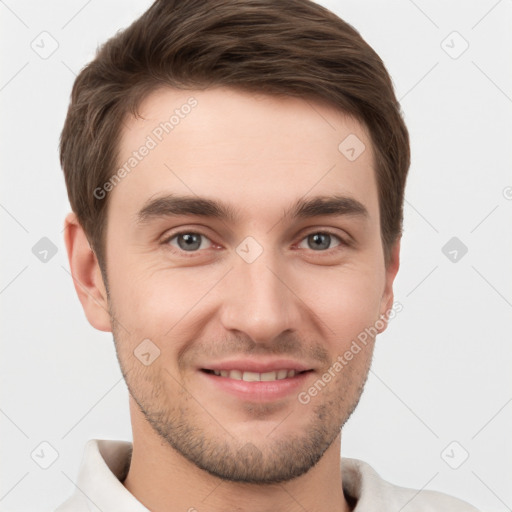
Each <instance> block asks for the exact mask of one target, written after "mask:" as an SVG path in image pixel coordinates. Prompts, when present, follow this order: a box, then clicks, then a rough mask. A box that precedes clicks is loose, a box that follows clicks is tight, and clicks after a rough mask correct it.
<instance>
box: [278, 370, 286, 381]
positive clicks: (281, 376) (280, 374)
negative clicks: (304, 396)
mask: <svg viewBox="0 0 512 512" xmlns="http://www.w3.org/2000/svg"><path fill="white" fill-rule="evenodd" d="M287 376H288V370H279V371H278V372H277V378H278V379H286V377H287Z"/></svg>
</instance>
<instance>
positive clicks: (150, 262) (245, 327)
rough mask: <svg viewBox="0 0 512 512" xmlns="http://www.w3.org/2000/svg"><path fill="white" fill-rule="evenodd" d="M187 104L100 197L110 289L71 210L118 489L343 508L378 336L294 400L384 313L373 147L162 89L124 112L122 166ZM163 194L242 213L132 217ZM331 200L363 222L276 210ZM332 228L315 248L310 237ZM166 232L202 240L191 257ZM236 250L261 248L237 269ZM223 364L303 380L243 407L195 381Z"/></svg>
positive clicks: (302, 107)
mask: <svg viewBox="0 0 512 512" xmlns="http://www.w3.org/2000/svg"><path fill="white" fill-rule="evenodd" d="M190 97H193V98H195V100H196V101H197V105H196V106H195V107H194V108H193V109H191V111H190V113H189V114H187V115H186V116H183V118H180V121H179V124H178V125H177V126H175V127H174V129H173V130H172V132H170V133H168V134H164V136H163V137H162V140H161V141H158V144H157V145H156V147H154V148H152V149H151V151H149V153H148V154H147V156H145V157H144V158H143V159H142V160H141V161H140V162H138V163H137V166H136V168H134V169H133V170H132V171H131V172H130V173H129V174H127V175H126V177H124V178H123V179H122V180H121V181H120V182H119V183H118V184H117V185H116V186H115V187H114V188H113V190H111V191H109V192H108V193H109V198H108V199H109V205H108V219H107V232H106V240H107V243H106V255H107V268H106V273H107V276H108V293H107V287H106V286H105V283H104V282H103V280H102V275H101V272H100V269H99V267H98V264H97V260H96V258H95V256H94V253H93V252H92V251H91V249H90V247H89V244H88V242H87V239H86V237H85V234H84V232H83V230H82V229H81V227H80V225H79V224H78V222H77V220H76V217H75V215H74V214H72V213H71V214H69V215H68V217H67V218H66V228H67V229H66V234H65V239H66V245H67V249H68V254H69V261H70V266H71V270H72V274H73V277H74V282H75V287H76V290H77V293H78V296H79V298H80V301H81V303H82V306H83V308H84V311H85V314H86V316H87V318H88V320H89V322H90V323H91V325H92V326H94V327H95V328H97V329H99V330H103V331H112V332H113V335H114V340H115V345H116V350H117V355H118V359H119V362H120V365H121V369H122V371H123V375H124V376H125V379H126V382H127V385H128V389H129V391H130V412H131V419H132V429H133V443H134V444H133V446H134V448H133V456H132V462H131V467H130V470H129V473H128V476H127V478H126V480H125V481H124V485H125V487H126V488H127V489H128V490H129V491H130V492H131V493H132V494H134V496H135V497H137V499H139V500H140V501H141V502H142V503H143V504H144V505H145V506H146V507H148V508H149V509H151V510H153V511H164V510H189V509H191V508H195V509H196V510H198V511H201V510H208V511H212V512H215V511H217V510H219V511H221V510H243V511H249V510H250V511H267V510H283V511H292V510H304V509H307V510H309V511H320V510H329V511H347V510H350V500H349V501H347V500H346V499H345V497H344V495H343V491H342V486H341V485H340V484H341V472H340V449H341V433H340V432H341V427H342V426H343V425H344V423H345V422H346V420H347V419H348V418H349V416H350V415H351V413H352V412H353V410H354V408H355V407H356V405H357V403H358V401H359V398H360V396H361V393H362V391H363V387H364V383H365V381H366V378H367V376H368V371H369V368H370V364H371V358H372V353H373V346H374V338H370V339H369V341H368V343H367V344H366V345H365V346H364V347H363V349H362V350H361V351H360V352H359V353H357V354H356V355H354V357H353V358H352V359H351V360H350V361H349V362H347V364H346V365H345V366H344V367H343V369H342V370H341V371H339V372H336V373H335V375H336V376H335V377H334V378H332V379H331V380H330V382H329V383H328V384H327V385H326V386H325V387H323V388H322V390H321V391H319V392H318V394H316V396H314V397H311V400H310V401H309V403H307V404H304V403H301V402H300V401H299V400H298V398H297V395H298V393H299V392H301V391H307V390H308V389H309V388H310V387H311V386H312V385H313V384H314V383H315V381H317V380H318V379H319V378H321V376H322V375H323V374H324V373H325V372H326V371H328V369H329V368H330V367H332V364H333V362H334V361H335V360H336V358H337V357H338V356H340V355H343V354H344V353H345V352H346V351H347V350H348V349H349V348H350V346H351V343H352V341H353V340H355V339H356V338H357V336H358V335H359V334H360V333H361V332H363V331H364V330H365V328H368V327H370V326H373V325H375V323H376V321H377V320H379V319H380V318H381V315H384V317H385V316H386V312H389V310H390V309H391V307H392V304H393V289H392V285H393V281H394V278H395V276H396V273H397V271H398V266H399V248H400V245H399V241H398V242H397V243H396V245H395V246H394V248H393V252H392V258H391V261H390V264H389V265H388V267H387V268H386V267H385V266H384V255H383V250H382V242H381V237H380V220H379V208H378V195H377V183H376V177H375V170H374V160H373V153H372V145H371V141H370V139H369V136H368V134H367V132H366V130H365V128H364V127H363V126H362V125H361V124H360V123H359V122H357V121H356V120H354V119H351V118H349V117H347V116H345V115H344V114H343V113H341V112H339V111H338V110H336V109H334V108H332V107H331V106H329V105H326V104H321V103H319V102H312V101H309V100H304V99H296V98H282V97H273V96H266V95H255V94H250V93H247V92H240V91H235V90H233V89H226V88H217V89H208V90H204V91H176V90H172V89H169V88H164V89H160V90H157V91H155V92H154V93H152V94H151V95H150V96H148V98H146V100H145V101H144V102H143V104H142V105H141V107H140V114H141V117H140V118H137V119H135V118H129V119H127V120H126V122H125V125H124V128H123V132H122V139H121V144H120V154H119V162H118V163H119V165H120V166H121V165H123V163H124V162H126V161H127V160H128V158H129V157H130V156H131V155H132V152H133V151H135V150H137V149H138V148H140V146H141V145H143V144H144V143H145V141H146V140H147V136H148V135H150V134H152V133H153V130H154V129H155V127H157V126H158V125H159V123H161V122H163V121H166V120H168V119H169V116H170V114H171V113H172V112H173V111H174V110H175V109H176V108H180V106H182V105H183V104H185V103H186V102H187V100H188V99H189V98H190ZM350 134H355V135H357V137H358V138H359V139H360V140H361V141H362V142H363V143H364V145H365V147H366V150H365V151H363V153H362V154H361V155H360V156H359V157H358V158H357V159H356V160H354V161H350V160H349V159H347V158H346V157H345V156H344V155H343V154H342V153H341V152H340V151H339V149H338V146H339V144H340V142H342V141H343V140H344V139H345V138H346V137H347V136H348V135H350ZM168 193H173V194H183V195H192V196H200V197H206V198H209V199H217V200H221V201H223V202H225V203H227V204H229V205H231V206H232V207H233V209H234V210H235V211H236V213H237V214H238V216H239V218H238V219H236V220H235V221H233V222H232V221H231V220H221V219H215V218H209V217H205V216H199V215H186V216H176V217H160V218H156V219H151V220H150V221H148V222H146V223H142V224H141V223H137V213H138V212H139V210H140V209H141V208H142V207H143V206H144V204H145V203H146V201H148V200H149V199H154V198H155V197H157V196H159V195H162V194H168ZM333 194H338V195H345V196H350V197H352V198H354V199H356V200H358V201H359V202H360V203H362V204H363V205H364V206H365V208H366V209H367V211H368V216H367V217H362V216H356V215H340V216H335V215H322V216H317V217H313V218H305V219H300V218H299V219H297V218H295V219H294V218H292V217H290V216H288V217H287V216H284V215H283V213H284V211H285V210H286V209H287V208H289V207H290V206H291V205H293V204H294V203H295V201H297V200H298V199H300V198H306V199H308V198H311V197H313V196H317V195H318V196H332V195H333ZM326 231H327V232H329V233H331V237H330V238H329V237H327V239H323V240H325V241H326V246H323V247H324V248H323V249H322V250H318V249H315V243H314V240H312V236H309V235H315V234H318V233H325V232H326ZM177 233H200V234H202V235H204V236H203V237H199V239H198V240H199V241H201V244H200V245H199V243H198V244H197V245H195V246H194V247H199V248H195V249H194V250H193V251H186V250H184V249H183V247H186V245H185V244H184V243H183V238H182V237H181V238H180V237H175V236H174V238H171V237H172V236H173V235H176V234H177ZM246 237H252V239H254V240H255V241H256V242H257V244H258V245H252V246H250V247H249V246H248V245H244V243H245V242H246ZM337 237H339V239H338V238H337ZM169 239H170V240H169ZM180 240H181V245H180V243H179V241H180ZM340 240H343V243H340ZM251 243H252V242H251ZM240 244H242V245H240ZM240 247H245V248H246V249H247V248H248V249H249V251H252V253H251V254H254V251H255V250H257V247H260V248H261V250H262V252H261V254H260V255H259V256H258V257H257V258H256V259H255V260H254V261H252V262H250V263H249V262H248V261H246V260H245V259H244V258H242V257H241V256H240V254H241V253H240V252H237V248H239V249H240ZM255 247H256V248H255ZM325 247H327V248H325ZM382 325H384V327H381V328H380V329H379V331H380V332H381V331H382V330H384V329H385V326H386V322H385V321H384V322H381V323H380V326H382ZM146 339H149V340H151V343H152V344H154V345H150V347H154V346H156V347H158V350H159V351H160V352H159V357H157V358H156V359H155V360H154V361H153V362H152V363H151V364H149V365H145V364H143V363H141V361H140V360H139V359H138V358H137V357H136V356H135V355H134V351H135V352H136V349H137V347H138V346H139V345H140V343H141V342H142V341H143V340H146ZM146 343H147V342H146ZM150 350H154V349H153V348H152V349H150ZM235 358H244V359H246V360H247V359H250V360H254V361H259V362H268V361H271V360H275V359H277V358H279V359H281V358H286V359H291V360H293V361H297V362H300V363H301V364H303V365H304V366H305V367H307V368H308V369H309V370H311V371H310V372H309V373H308V374H306V375H305V376H304V378H303V379H302V381H301V385H300V387H299V388H298V389H296V390H294V391H293V392H291V393H288V394H286V395H285V396H284V397H279V398H278V399H275V400H266V401H262V400H258V399H254V398H250V399H245V398H243V397H241V396H238V395H234V394H233V393H230V392H226V391H225V390H223V389H221V388H220V387H219V386H217V385H214V384H212V382H213V381H212V379H213V377H212V376H207V375H205V373H204V372H202V371H201V368H209V367H210V366H211V365H212V364H214V363H216V362H219V361H225V360H227V359H235ZM262 491H264V492H262Z"/></svg>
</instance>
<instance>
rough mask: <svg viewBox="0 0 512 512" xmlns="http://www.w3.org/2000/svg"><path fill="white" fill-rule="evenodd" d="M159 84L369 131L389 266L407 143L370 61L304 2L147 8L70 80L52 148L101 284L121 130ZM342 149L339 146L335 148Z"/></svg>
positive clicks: (203, 1)
mask: <svg viewBox="0 0 512 512" xmlns="http://www.w3.org/2000/svg"><path fill="white" fill-rule="evenodd" d="M162 85H165V86H169V87H175V88H180V89H187V88H190V89H193V88H196V89H206V88H208V87H215V86H227V87H233V88H238V89H241V90H246V91H251V92H257V93H265V94H270V95H288V96H295V97H300V98H306V99H311V100H315V99H316V100H319V101H323V102H327V103H329V104H330V105H332V106H333V107H336V108H338V109H339V110H341V111H343V112H345V113H346V114H349V115H351V116H353V117H355V118H356V119H358V120H359V121H360V122H362V123H363V124H364V125H365V126H366V127H367V129H368V130H369V133H370V137H371V140H372V143H373V149H374V154H375V160H376V169H375V171H376V175H377V184H378V188H379V209H380V218H381V226H380V229H381V238H382V245H383V249H384V256H385V262H386V265H387V264H388V262H389V258H390V252H391V248H392V245H393V243H394V242H395V241H396V240H397V239H398V238H399V237H400V236H401V234H402V223H403V200H404V189H405V182H406V177H407V172H408V169H409V164H410V149H409V135H408V132H407V128H406V126H405V123H404V121H403V119H402V115H401V111H400V106H399V104H398V101H397V99H396V97H395V94H394V90H393V85H392V82H391V79H390V77H389V75H388V73H387V71H386V68H385V67H384V64H383V63H382V61H381V59H380V58H379V56H378V55H377V54H376V53H375V51H374V50H373V49H372V48H371V47H370V46H369V45H368V44H367V43H366V42H365V41H364V40H363V39H362V37H361V36H360V34H359V33H358V32H357V31H356V30H355V29H354V28H353V27H352V26H351V25H349V24H348V23H346V22H345V21H343V20H342V19H340V18H339V17H338V16H336V15H335V14H333V13H332V12H330V11H329V10H327V9H326V8H324V7H322V6H320V5H318V4H316V3H314V2H313V1H311V0H186V1H184V0H156V1H155V2H154V4H153V5H152V6H151V7H150V8H149V9H148V10H147V11H146V12H145V13H144V14H143V15H142V16H141V17H140V18H139V19H137V20H136V21H135V22H134V23H132V25H131V26H129V27H128V28H127V29H125V30H123V31H121V32H119V33H118V34H116V35H115V36H114V37H112V38H111V39H109V40H108V41H107V42H106V43H105V44H103V46H101V47H100V48H99V49H98V51H97V54H96V57H95V58H94V60H93V61H92V62H90V63H89V64H88V65H87V66H86V67H85V68H84V69H83V70H82V71H81V72H80V74H79V75H78V77H77V79H76V80H75V83H74V86H73V91H72V95H71V102H70V105H69V110H68V113H67V117H66V121H65V124H64V128H63V131H62V135H61V141H60V159H61V165H62V168H63V170H64V175H65V179H66V187H67V191H68V197H69V201H70V203H71V207H72V209H73V211H74V212H75V213H76V215H77V218H78V221H79V222H80V224H81V226H82V228H83V229H84V231H85V233H86V236H87V238H88V240H89V243H90V245H91V248H92V249H93V250H94V252H95V253H96V257H97V258H98V262H99V264H100V267H101V268H102V271H103V273H104V276H105V275H106V267H105V264H106V259H105V257H106V255H105V239H104V238H105V237H104V233H105V229H104V228H105V226H106V216H107V204H108V197H106V198H105V199H98V198H97V197H96V196H95V194H94V193H93V191H94V190H96V189H97V188H98V187H101V186H102V184H104V183H105V182H107V181H108V180H109V179H110V177H111V176H112V175H113V174H114V172H115V170H116V164H117V157H118V146H119V139H120V134H121V128H122V124H123V121H124V119H125V118H126V116H127V115H129V114H132V115H137V109H138V107H139V105H140V103H141V102H142V100H143V99H144V98H145V97H146V96H147V95H149V94H150V93H151V92H152V91H154V90H155V89H157V88H159V87H161V86H162ZM340 142H341V141H340Z"/></svg>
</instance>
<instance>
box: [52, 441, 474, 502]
mask: <svg viewBox="0 0 512 512" xmlns="http://www.w3.org/2000/svg"><path fill="white" fill-rule="evenodd" d="M131 447H132V443H130V442H127V441H110V440H99V439H91V440H90V441H88V442H87V444H86V445H85V450H84V456H83V459H82V463H81V466H80V471H79V474H78V480H77V482H76V489H75V492H74V494H73V495H72V496H71V497H70V498H69V499H68V500H67V501H65V502H64V503H63V504H62V505H61V506H60V507H58V508H57V509H56V510H55V512H91V511H96V510H101V511H102V512H149V509H147V508H146V507H144V505H142V503H140V502H139V501H138V500H137V499H136V498H135V497H134V496H133V495H132V494H130V493H129V492H128V491H127V490H126V489H125V487H124V486H123V484H122V483H121V482H122V481H123V479H124V478H125V476H126V472H127V470H128V467H129V463H130V457H131ZM341 471H342V480H343V492H344V494H345V496H351V497H353V498H354V499H355V500H356V506H355V508H354V512H399V511H400V512H479V511H478V510H477V509H476V508H475V507H473V506H471V505H470V504H469V503H466V502H465V501H462V500H459V499H457V498H454V497H452V496H449V495H447V494H444V493H441V492H437V491H427V490H415V489H408V488H405V487H398V486H396V485H393V484H390V483H389V482H386V481H385V480H383V479H382V478H381V477H380V476H379V475H378V474H377V472H376V471H375V470H374V469H373V468H372V467H371V466H370V465H369V464H367V463H366V462H363V461H361V460H357V459H350V458H342V460H341ZM95 506H96V507H97V508H95Z"/></svg>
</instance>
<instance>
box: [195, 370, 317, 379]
mask: <svg viewBox="0 0 512 512" xmlns="http://www.w3.org/2000/svg"><path fill="white" fill-rule="evenodd" d="M202 371H203V372H205V373H208V374H210V375H215V376H216V377H221V378H228V379H233V380H243V381H245V382H272V381H276V380H284V379H291V378H293V377H295V376H296V375H301V374H304V373H308V372H310V371H312V370H304V371H297V370H288V369H286V368H283V369H281V370H275V371H271V372H264V373H258V372H250V371H244V370H207V369H203V370H202Z"/></svg>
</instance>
